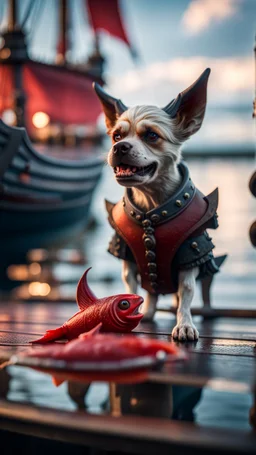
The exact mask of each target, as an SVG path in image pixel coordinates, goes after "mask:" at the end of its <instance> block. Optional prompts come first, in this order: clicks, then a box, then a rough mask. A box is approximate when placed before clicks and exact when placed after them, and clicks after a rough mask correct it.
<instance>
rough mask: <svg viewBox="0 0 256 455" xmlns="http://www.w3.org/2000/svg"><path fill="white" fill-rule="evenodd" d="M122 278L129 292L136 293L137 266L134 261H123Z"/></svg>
mask: <svg viewBox="0 0 256 455" xmlns="http://www.w3.org/2000/svg"><path fill="white" fill-rule="evenodd" d="M122 280H123V282H124V285H125V289H126V292H127V293H128V294H136V292H137V287H138V283H137V266H136V264H133V262H129V261H123V264H122Z"/></svg>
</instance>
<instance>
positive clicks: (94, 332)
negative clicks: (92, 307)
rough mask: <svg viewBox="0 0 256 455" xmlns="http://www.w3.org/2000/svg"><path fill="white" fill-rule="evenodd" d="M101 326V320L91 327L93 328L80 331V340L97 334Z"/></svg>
mask: <svg viewBox="0 0 256 455" xmlns="http://www.w3.org/2000/svg"><path fill="white" fill-rule="evenodd" d="M101 328H102V322H100V323H99V324H97V325H96V326H95V327H93V329H92V330H90V331H89V332H85V333H81V335H79V338H81V339H82V340H85V339H86V338H91V337H93V336H94V335H97V334H98V333H99V332H100V331H101Z"/></svg>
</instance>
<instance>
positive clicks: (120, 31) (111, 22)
mask: <svg viewBox="0 0 256 455" xmlns="http://www.w3.org/2000/svg"><path fill="white" fill-rule="evenodd" d="M85 2H86V4H87V10H88V12H89V17H90V21H91V24H92V27H93V28H94V30H95V32H97V31H99V30H106V31H107V32H108V33H110V35H113V36H116V37H117V38H120V39H121V40H122V41H124V42H125V43H126V44H128V46H130V47H131V43H130V41H129V39H128V37H127V34H126V31H125V28H124V25H123V23H122V19H121V15H120V11H119V2H118V0H85Z"/></svg>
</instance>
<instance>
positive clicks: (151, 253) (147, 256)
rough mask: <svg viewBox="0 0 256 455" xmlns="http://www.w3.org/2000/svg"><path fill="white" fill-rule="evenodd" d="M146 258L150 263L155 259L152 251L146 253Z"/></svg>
mask: <svg viewBox="0 0 256 455" xmlns="http://www.w3.org/2000/svg"><path fill="white" fill-rule="evenodd" d="M146 258H147V259H149V260H150V261H154V260H155V259H156V254H155V253H154V251H151V250H149V251H146Z"/></svg>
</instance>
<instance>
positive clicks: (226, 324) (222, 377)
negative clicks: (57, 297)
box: [0, 302, 256, 454]
mask: <svg viewBox="0 0 256 455" xmlns="http://www.w3.org/2000/svg"><path fill="white" fill-rule="evenodd" d="M73 309H74V308H73V305H71V306H67V305H64V306H62V305H59V304H41V305H39V304H34V305H33V304H32V306H31V303H26V304H25V303H22V302H20V303H15V304H10V303H6V304H3V305H1V307H0V358H1V359H2V361H4V360H6V359H8V358H9V357H10V355H11V354H13V353H14V352H16V350H17V349H18V350H20V349H24V347H25V346H27V345H28V343H29V342H30V341H32V340H33V339H34V338H35V337H37V336H38V335H40V334H42V333H43V332H44V331H45V329H46V328H47V327H56V326H58V325H59V324H60V323H62V322H63V320H65V318H66V317H68V316H70V315H71V314H72V313H73ZM42 321H44V322H42ZM173 324H174V319H173V320H167V319H161V317H160V316H159V318H158V319H157V321H156V322H155V323H154V324H141V325H140V326H139V327H138V328H137V330H136V332H137V333H138V334H139V335H140V336H150V337H157V338H161V339H165V340H167V339H169V334H170V333H171V328H172V326H173ZM197 326H198V328H199V331H200V334H201V337H200V339H199V341H198V342H197V343H185V344H184V345H183V347H184V349H185V350H186V351H188V356H189V360H188V361H186V362H179V363H177V364H175V365H169V366H165V367H164V368H163V370H162V371H155V372H152V373H151V374H150V379H149V382H147V383H145V384H143V385H131V386H117V388H116V389H115V396H114V397H113V396H112V397H111V399H112V402H111V406H110V408H108V407H103V408H102V409H101V410H100V413H101V415H96V414H95V413H94V412H93V406H92V408H91V409H88V408H87V409H85V406H83V404H84V396H85V395H86V393H87V391H88V384H81V385H80V386H79V385H75V386H74V384H73V386H72V383H69V386H68V389H67V390H66V389H65V391H63V390H64V389H56V388H54V387H53V386H52V384H51V380H50V377H49V376H48V375H45V374H42V373H38V372H35V371H33V370H30V369H27V368H21V367H17V366H12V367H8V368H7V369H4V370H0V377H1V381H0V383H1V386H0V394H1V401H0V427H1V430H7V433H5V438H6V437H7V436H6V435H8V434H9V435H11V434H13V432H14V433H17V434H25V435H29V436H30V437H36V438H46V439H48V440H49V441H50V440H56V441H62V442H63V441H64V442H65V443H67V442H69V443H72V444H75V445H76V446H77V447H79V446H86V447H90V448H94V449H97V450H99V449H100V450H103V449H104V450H106V448H107V449H108V450H114V451H117V452H118V453H122V452H123V453H141V454H144V453H145V454H146V453H147V454H151V453H152V454H153V453H156V452H157V451H159V453H161V454H162V453H163V454H164V453H170V451H171V452H172V453H178V452H179V453H182V454H183V453H184V454H186V453H190V454H191V453H206V450H207V453H231V452H232V453H255V447H256V434H255V435H254V434H253V430H249V426H248V428H247V429H246V430H245V429H244V427H243V426H242V427H243V429H239V430H237V429H236V430H235V429H234V427H232V422H230V428H228V425H226V428H225V429H222V428H217V427H218V418H217V419H216V415H215V421H214V422H213V425H212V428H209V427H207V426H204V425H202V424H198V422H197V421H196V419H195V422H194V423H193V420H194V418H195V417H194V409H195V406H197V405H198V403H200V400H201V397H202V391H204V393H206V392H205V391H207V390H212V391H214V392H216V393H219V392H220V397H219V398H218V400H220V401H221V400H222V399H223V394H225V393H226V394H230V393H231V394H233V395H232V397H233V398H232V404H233V410H232V413H235V409H236V405H237V403H239V400H241V397H243V396H248V394H251V397H252V400H251V404H250V405H249V406H248V412H247V413H246V415H245V420H246V421H247V422H249V411H250V407H251V406H252V404H253V400H254V398H253V397H254V390H255V384H256V375H255V374H256V329H255V321H253V320H246V319H241V320H240V319H231V318H230V319H225V320H224V319H220V320H212V321H205V322H203V321H201V322H198V323H197ZM65 387H66V386H65ZM61 394H63V395H64V394H65V395H66V399H67V395H69V399H70V398H71V399H72V403H73V405H72V406H71V404H70V403H71V402H69V406H67V405H65V402H64V401H63V402H62V401H61V400H62V398H61V396H62V395H61ZM93 399H96V395H95V397H94V398H93ZM96 401H97V400H96ZM118 401H119V408H118V409H117V408H116V407H115V403H117V402H118ZM74 404H75V405H74ZM75 409H76V410H75ZM77 409H80V410H79V411H78V410H77ZM108 409H109V410H108ZM97 412H99V410H98V411H97ZM209 413H210V410H209ZM117 415H119V417H118V418H117V417H116V416H117ZM219 419H220V420H221V415H219ZM247 422H245V423H246V424H247ZM7 439H8V438H7ZM97 453H98V452H97ZM100 453H101V452H100Z"/></svg>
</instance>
